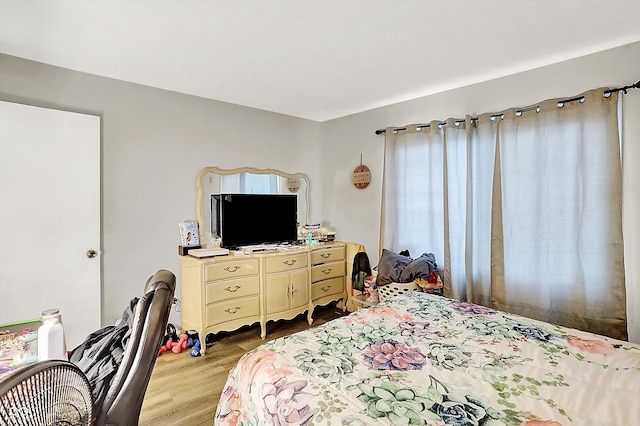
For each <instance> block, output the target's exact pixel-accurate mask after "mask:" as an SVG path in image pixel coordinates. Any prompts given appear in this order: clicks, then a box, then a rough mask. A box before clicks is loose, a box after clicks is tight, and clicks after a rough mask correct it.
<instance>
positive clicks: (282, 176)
mask: <svg viewBox="0 0 640 426" xmlns="http://www.w3.org/2000/svg"><path fill="white" fill-rule="evenodd" d="M196 186H197V190H198V201H197V206H196V211H197V215H198V233H199V236H200V243H201V244H202V245H203V246H204V247H207V246H210V245H212V243H213V238H215V236H213V235H212V233H211V194H219V193H235V194H295V195H297V202H298V223H299V224H300V225H304V224H306V223H308V222H309V211H310V210H309V209H310V205H309V179H308V178H307V176H305V175H304V174H302V173H285V172H282V171H279V170H274V169H255V168H252V167H241V168H237V169H226V170H225V169H220V168H218V167H205V168H203V169H202V170H200V171H199V172H198V175H197V177H196Z"/></svg>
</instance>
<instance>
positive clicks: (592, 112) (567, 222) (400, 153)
mask: <svg viewBox="0 0 640 426" xmlns="http://www.w3.org/2000/svg"><path fill="white" fill-rule="evenodd" d="M603 92H604V89H598V90H593V91H590V92H587V93H585V94H584V95H582V96H581V97H580V99H581V100H576V101H572V102H565V103H564V104H563V106H562V107H561V108H560V107H558V102H559V101H560V99H557V100H548V101H544V102H541V103H540V104H538V105H532V106H530V107H527V108H522V109H516V108H514V109H510V110H507V111H504V112H503V113H500V114H493V115H492V114H483V115H480V116H479V117H477V119H474V118H471V117H466V118H465V119H458V120H454V119H450V120H447V121H446V122H444V123H439V122H432V123H429V125H428V126H426V125H410V126H406V130H399V131H395V132H394V130H393V129H387V131H386V134H385V174H384V193H383V216H382V217H383V223H382V229H383V231H382V233H381V235H382V237H381V238H382V241H381V243H382V244H381V247H384V248H387V249H390V250H394V251H400V250H404V249H409V250H410V252H411V254H412V255H414V256H418V255H420V254H421V253H423V252H433V253H434V254H435V255H436V260H437V261H438V263H439V265H438V266H439V269H441V270H442V272H443V275H444V282H445V287H446V295H448V296H450V297H454V298H459V299H463V300H469V301H472V302H474V303H479V304H483V305H486V306H492V307H494V308H496V309H500V310H504V311H508V312H513V313H516V314H520V315H524V316H528V317H532V318H536V319H540V320H544V321H548V322H552V323H556V324H561V325H565V326H569V327H574V328H579V329H583V330H589V331H593V332H596V333H599V334H605V335H609V336H612V337H616V338H623V339H624V338H626V312H625V289H624V272H623V271H624V264H623V248H622V230H621V229H622V228H621V216H622V213H621V188H622V183H621V159H620V146H619V139H618V119H617V94H616V93H614V94H612V96H610V97H609V98H605V97H603Z"/></svg>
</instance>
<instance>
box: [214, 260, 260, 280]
mask: <svg viewBox="0 0 640 426" xmlns="http://www.w3.org/2000/svg"><path fill="white" fill-rule="evenodd" d="M259 272H260V268H259V266H258V259H238V260H235V261H229V262H220V263H211V264H208V265H205V266H204V281H205V282H209V281H217V280H224V279H227V278H237V277H245V276H247V275H255V276H258V274H259Z"/></svg>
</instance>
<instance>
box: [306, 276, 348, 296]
mask: <svg viewBox="0 0 640 426" xmlns="http://www.w3.org/2000/svg"><path fill="white" fill-rule="evenodd" d="M343 292H344V277H340V278H332V279H329V280H325V281H320V282H317V283H315V284H313V285H312V286H311V300H316V299H317V298H319V297H323V296H329V295H332V294H338V293H343Z"/></svg>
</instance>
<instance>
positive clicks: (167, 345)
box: [158, 324, 201, 357]
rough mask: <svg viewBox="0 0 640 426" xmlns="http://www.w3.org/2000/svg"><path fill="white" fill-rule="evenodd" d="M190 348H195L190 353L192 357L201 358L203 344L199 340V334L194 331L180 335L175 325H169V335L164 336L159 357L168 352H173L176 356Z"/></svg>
mask: <svg viewBox="0 0 640 426" xmlns="http://www.w3.org/2000/svg"><path fill="white" fill-rule="evenodd" d="M189 348H193V349H192V350H191V351H190V354H191V356H193V357H196V356H200V349H201V343H200V339H199V338H198V333H197V332H196V331H194V330H187V331H186V332H185V333H182V334H180V337H178V334H177V332H176V328H175V327H174V326H173V324H168V325H167V334H166V335H165V336H164V339H163V345H162V346H160V349H159V350H158V356H160V355H162V354H163V353H165V352H167V351H171V352H173V353H175V354H179V353H181V352H182V351H185V350H187V349H189Z"/></svg>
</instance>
